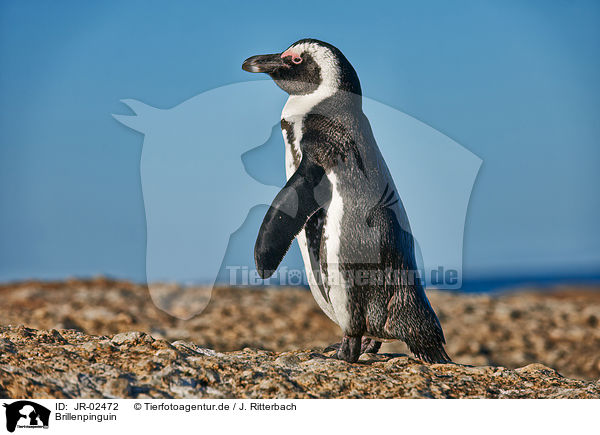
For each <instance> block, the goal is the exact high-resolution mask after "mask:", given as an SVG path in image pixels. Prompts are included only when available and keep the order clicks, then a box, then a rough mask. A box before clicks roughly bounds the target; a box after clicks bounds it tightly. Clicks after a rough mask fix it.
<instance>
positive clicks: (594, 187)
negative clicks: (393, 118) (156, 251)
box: [0, 1, 600, 281]
mask: <svg viewBox="0 0 600 435" xmlns="http://www.w3.org/2000/svg"><path fill="white" fill-rule="evenodd" d="M599 19H600V5H599V4H598V3H597V2H584V1H576V2H571V1H553V2H546V1H519V2H516V1H514V2H511V1H497V2H479V1H458V2H444V1H439V2H435V1H429V2H416V1H415V2H389V4H387V5H384V4H377V3H373V2H362V3H358V2H338V3H329V4H324V3H323V2H310V1H305V2H302V3H295V4H290V5H289V6H286V5H284V4H283V3H281V2H272V3H260V4H258V3H256V2H250V3H247V2H246V3H242V2H240V3H228V4H223V3H222V2H221V3H216V2H215V3H213V4H201V3H200V2H147V1H144V2H141V1H140V2H134V1H127V2H110V1H108V2H96V3H92V2H55V3H50V2H41V1H40V2H35V1H32V2H26V3H25V2H17V1H3V2H2V3H0V95H1V96H2V98H1V99H0V105H1V107H0V204H1V205H2V213H0V240H1V245H0V281H3V280H13V279H22V278H30V277H37V278H62V277H66V276H72V275H78V276H89V275H95V274H110V275H113V276H117V277H122V278H130V279H136V280H143V279H144V277H145V247H146V239H145V238H146V223H145V216H144V204H143V199H142V190H141V185H140V173H139V165H140V154H141V147H142V143H143V136H142V135H140V134H139V133H136V132H134V131H132V130H129V129H127V128H126V127H124V126H123V125H120V124H119V123H118V122H116V121H115V120H114V119H113V118H112V117H111V114H112V113H127V109H126V108H124V106H123V105H122V103H120V102H119V100H121V99H123V98H134V99H138V100H141V101H144V102H146V103H147V104H151V105H153V106H156V107H159V108H170V107H173V106H176V105H178V104H180V103H181V102H183V101H185V100H187V99H189V98H191V97H194V96H196V95H198V94H199V93H201V92H203V91H207V90H210V89H213V88H215V87H218V86H222V85H226V84H231V83H235V82H239V81H244V80H248V79H257V77H249V76H248V74H247V73H245V72H243V71H242V70H241V68H240V66H241V62H242V61H243V60H244V59H245V58H246V57H248V56H250V55H252V54H258V53H268V52H275V51H281V50H283V49H284V48H285V47H287V46H288V45H289V44H290V43H292V42H293V41H295V40H297V39H300V38H303V37H315V38H318V39H323V40H325V41H328V42H331V43H333V44H334V45H336V46H338V47H339V48H340V49H341V50H342V51H343V52H344V54H345V55H346V56H347V57H348V59H349V60H350V61H351V62H352V64H353V65H354V66H355V68H356V69H357V71H358V74H359V77H360V79H361V82H362V87H363V93H364V94H365V96H368V97H369V98H372V99H374V100H376V101H379V102H382V103H385V104H386V105H388V106H391V107H393V108H396V109H398V110H400V111H402V112H405V113H407V114H409V115H411V116H413V117H415V118H416V119H418V120H421V121H423V122H425V123H426V124H428V125H430V126H431V127H433V128H435V129H436V130H438V131H440V132H442V133H444V134H445V135H447V136H449V137H450V138H452V139H454V140H455V141H456V142H458V143H460V144H461V145H463V146H464V147H466V148H467V149H469V150H470V151H472V152H473V153H475V154H476V155H477V156H479V157H480V158H481V159H482V160H483V165H482V167H481V170H480V172H479V175H478V178H477V181H476V183H475V187H474V190H473V194H472V197H471V202H470V205H469V210H468V214H467V223H466V226H465V239H464V243H465V245H464V267H465V274H470V276H482V275H512V274H520V273H542V274H543V273H556V272H565V273H575V272H578V271H586V270H587V271H589V270H599V269H600V230H599V229H598V222H600V195H599V194H598V186H600V171H599V170H598V167H599V164H600V146H599V145H600V143H599V142H600V123H598V119H599V118H600V99H599V98H598V97H599V95H600V82H599V80H598V77H600V57H599V56H598V53H599V52H600V27H599V26H598V25H597V23H598V22H599ZM274 121H276V120H274Z"/></svg>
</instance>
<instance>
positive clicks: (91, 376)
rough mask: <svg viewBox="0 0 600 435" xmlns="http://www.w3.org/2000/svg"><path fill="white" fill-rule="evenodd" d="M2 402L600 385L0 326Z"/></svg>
mask: <svg viewBox="0 0 600 435" xmlns="http://www.w3.org/2000/svg"><path fill="white" fill-rule="evenodd" d="M0 344H2V345H3V346H4V348H5V349H8V351H5V352H2V354H0V397H2V398H16V397H27V398H122V397H127V398H148V397H152V398H194V397H197V398H246V397H248V398H321V397H323V398H404V397H406V398H459V397H472V398H600V382H596V383H594V382H588V381H582V380H574V379H567V378H564V377H562V376H561V375H560V374H559V373H558V372H557V371H556V370H554V369H551V368H550V367H546V366H544V365H542V364H530V365H528V366H525V367H522V368H519V369H516V370H510V369H507V368H504V367H490V366H483V367H471V366H464V365H459V364H424V363H422V362H420V361H418V360H415V359H413V358H411V357H409V356H406V355H399V354H380V355H371V356H369V357H365V358H362V359H361V360H360V361H359V362H357V363H355V364H348V363H346V362H344V361H339V360H337V359H334V358H332V357H331V354H330V353H323V351H322V349H316V350H297V351H291V352H284V353H275V352H270V351H264V350H256V349H250V348H246V349H244V350H241V351H236V352H223V353H219V352H215V351H212V350H210V349H204V348H201V347H198V346H197V345H195V344H193V343H187V342H184V341H177V342H174V343H170V342H168V341H166V340H163V339H154V338H153V337H151V336H149V335H148V334H145V333H143V332H136V331H133V332H127V333H121V334H117V335H115V336H112V337H106V336H91V335H87V334H84V333H81V332H77V331H73V330H60V331H56V330H54V331H46V330H35V329H32V328H27V327H23V326H17V327H15V326H7V327H0Z"/></svg>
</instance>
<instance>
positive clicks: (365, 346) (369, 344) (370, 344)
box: [323, 337, 381, 357]
mask: <svg viewBox="0 0 600 435" xmlns="http://www.w3.org/2000/svg"><path fill="white" fill-rule="evenodd" d="M341 347H342V343H333V344H330V345H329V346H327V347H326V348H325V349H323V352H331V351H336V354H335V355H334V356H335V357H337V352H339V350H340V348H341ZM379 348H381V341H377V340H375V339H374V338H367V337H363V338H362V339H361V342H360V354H361V355H362V354H363V353H373V354H375V353H377V352H379Z"/></svg>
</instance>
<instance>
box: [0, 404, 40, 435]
mask: <svg viewBox="0 0 600 435" xmlns="http://www.w3.org/2000/svg"><path fill="white" fill-rule="evenodd" d="M3 406H4V407H5V408H6V430H8V431H9V432H14V431H15V429H16V428H28V429H33V428H44V429H45V428H48V423H49V421H50V410H49V409H48V408H45V407H44V406H42V405H38V404H37V403H35V402H31V401H29V400H19V401H17V402H13V403H10V404H6V403H5V404H4V405H3Z"/></svg>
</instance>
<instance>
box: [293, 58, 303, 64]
mask: <svg viewBox="0 0 600 435" xmlns="http://www.w3.org/2000/svg"><path fill="white" fill-rule="evenodd" d="M292 62H294V63H295V64H296V65H298V64H299V63H302V58H301V57H292Z"/></svg>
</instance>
